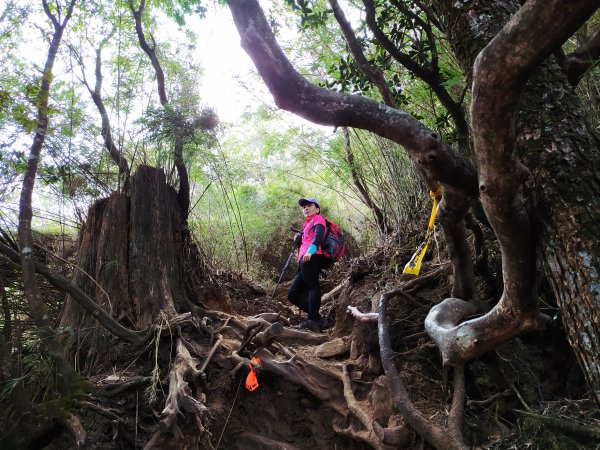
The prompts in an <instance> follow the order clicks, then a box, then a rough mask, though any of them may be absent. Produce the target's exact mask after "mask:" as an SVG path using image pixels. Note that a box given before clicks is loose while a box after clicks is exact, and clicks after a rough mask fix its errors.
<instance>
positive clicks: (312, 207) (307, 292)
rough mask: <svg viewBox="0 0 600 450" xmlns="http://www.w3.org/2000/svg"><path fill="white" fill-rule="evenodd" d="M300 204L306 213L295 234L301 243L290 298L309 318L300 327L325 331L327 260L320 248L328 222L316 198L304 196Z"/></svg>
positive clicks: (289, 293)
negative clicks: (324, 272) (323, 286)
mask: <svg viewBox="0 0 600 450" xmlns="http://www.w3.org/2000/svg"><path fill="white" fill-rule="evenodd" d="M298 204H299V205H300V206H301V207H302V212H303V214H304V218H305V221H304V225H303V226H302V233H301V234H298V236H297V237H296V242H297V244H296V245H297V246H298V272H297V273H296V277H295V278H294V280H293V281H292V285H291V286H290V290H289V292H288V299H289V301H290V302H292V303H293V304H294V305H296V306H297V307H298V308H300V309H301V310H302V311H304V312H305V313H307V314H308V318H307V319H306V320H304V321H303V322H301V323H300V324H299V325H298V328H300V329H306V330H310V331H316V332H319V331H322V330H323V329H324V328H325V327H326V323H325V319H324V318H321V315H320V314H319V308H320V307H321V287H320V286H319V274H320V272H321V269H323V268H325V267H326V261H325V258H324V256H323V252H322V250H321V243H322V242H323V237H324V235H325V227H326V222H325V218H324V217H323V216H321V214H320V212H321V207H320V206H319V202H317V201H316V200H315V199H314V198H301V199H300V200H298Z"/></svg>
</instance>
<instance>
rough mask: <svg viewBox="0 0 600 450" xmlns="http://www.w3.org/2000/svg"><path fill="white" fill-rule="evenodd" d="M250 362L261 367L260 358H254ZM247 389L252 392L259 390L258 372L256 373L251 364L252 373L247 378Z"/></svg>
mask: <svg viewBox="0 0 600 450" xmlns="http://www.w3.org/2000/svg"><path fill="white" fill-rule="evenodd" d="M250 362H251V363H256V364H258V365H260V358H254V357H253V358H252V359H251V360H250ZM246 389H248V390H249V391H250V392H252V391H254V390H256V389H258V379H257V378H256V372H255V371H254V368H253V367H252V364H250V373H249V374H248V376H247V377H246Z"/></svg>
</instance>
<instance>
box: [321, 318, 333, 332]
mask: <svg viewBox="0 0 600 450" xmlns="http://www.w3.org/2000/svg"><path fill="white" fill-rule="evenodd" d="M319 328H320V329H321V331H323V330H326V329H327V328H331V322H330V321H329V320H328V319H327V317H325V316H321V318H320V319H319Z"/></svg>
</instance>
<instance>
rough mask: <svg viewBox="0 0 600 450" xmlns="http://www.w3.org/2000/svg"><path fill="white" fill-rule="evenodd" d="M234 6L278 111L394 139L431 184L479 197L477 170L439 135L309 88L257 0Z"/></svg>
mask: <svg viewBox="0 0 600 450" xmlns="http://www.w3.org/2000/svg"><path fill="white" fill-rule="evenodd" d="M228 5H229V8H230V10H231V12H232V15H233V19H234V22H235V25H236V27H237V29H238V32H239V34H240V36H241V39H242V47H243V48H244V49H245V50H246V52H247V53H248V54H249V55H250V57H251V58H252V60H253V62H254V64H255V66H256V68H257V69H258V72H259V74H260V75H261V77H262V79H263V80H264V81H265V83H266V84H267V87H268V88H269V90H270V91H271V94H272V95H273V97H274V99H275V103H276V104H277V106H278V107H280V108H282V109H285V110H287V111H290V112H292V113H294V114H297V115H299V116H301V117H303V118H305V119H307V120H310V121H311V122H314V123H318V124H321V125H331V126H335V127H341V126H350V127H354V128H361V129H364V130H369V131H372V132H374V133H376V134H378V135H380V136H382V137H385V138H388V139H390V140H391V141H394V142H396V143H398V144H400V145H402V146H403V147H404V148H405V149H406V151H407V152H408V153H409V155H410V157H411V158H412V159H413V161H415V163H416V164H417V166H418V167H419V169H420V170H421V171H422V172H423V173H424V174H425V175H426V176H427V177H428V178H429V179H431V180H437V181H438V182H440V183H442V184H448V185H451V186H453V187H454V188H455V189H457V190H459V191H461V192H462V193H464V194H465V195H467V196H470V197H475V196H476V195H477V190H476V188H477V175H476V173H475V171H474V169H473V168H472V166H470V164H469V163H468V162H467V161H466V160H465V159H464V158H462V157H460V156H459V155H457V154H456V152H454V151H453V150H452V149H451V148H450V147H449V146H448V145H446V144H445V143H444V142H443V141H442V140H441V139H440V138H439V137H438V136H437V134H436V133H434V132H433V131H432V130H430V129H429V128H427V127H426V126H425V125H423V124H422V123H421V122H419V121H418V120H416V119H414V118H413V117H412V116H410V115H409V114H407V113H405V112H401V111H397V110H394V109H392V108H389V107H386V106H383V105H381V104H380V103H378V102H376V101H373V100H370V99H367V98H364V97H360V96H356V95H349V94H343V93H339V92H332V91H328V90H326V89H322V88H319V87H317V86H315V85H313V84H311V83H309V82H308V81H307V80H306V79H305V78H304V77H302V76H301V75H300V74H299V73H298V72H297V71H296V70H295V69H294V67H293V66H292V65H291V63H290V62H289V60H288V59H287V58H286V57H285V55H284V54H283V52H282V50H281V49H280V47H279V45H278V44H277V41H276V40H275V36H274V35H273V32H272V31H271V28H270V27H269V24H268V23H267V20H266V18H265V16H264V13H263V11H262V9H261V8H260V6H259V5H258V3H257V2H256V1H255V0H231V1H230V2H228Z"/></svg>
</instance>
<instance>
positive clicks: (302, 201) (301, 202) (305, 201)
mask: <svg viewBox="0 0 600 450" xmlns="http://www.w3.org/2000/svg"><path fill="white" fill-rule="evenodd" d="M309 203H312V204H313V205H315V206H316V207H317V208H319V209H321V207H320V206H319V202H318V201H316V200H315V199H314V198H301V199H300V200H298V204H299V205H300V206H304V205H308V204H309Z"/></svg>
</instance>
